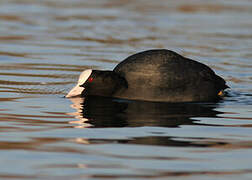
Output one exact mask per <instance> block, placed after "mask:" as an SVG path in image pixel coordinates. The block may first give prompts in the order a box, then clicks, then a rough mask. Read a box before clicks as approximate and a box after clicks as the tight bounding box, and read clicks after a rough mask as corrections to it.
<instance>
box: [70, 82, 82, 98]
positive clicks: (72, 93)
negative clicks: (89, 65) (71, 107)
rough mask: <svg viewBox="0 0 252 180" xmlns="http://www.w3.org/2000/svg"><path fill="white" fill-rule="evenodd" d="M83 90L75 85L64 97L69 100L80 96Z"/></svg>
mask: <svg viewBox="0 0 252 180" xmlns="http://www.w3.org/2000/svg"><path fill="white" fill-rule="evenodd" d="M84 89H85V88H84V87H80V84H77V85H76V86H75V87H74V88H73V89H71V91H69V93H68V94H67V95H66V97H67V98H69V97H74V96H80V95H81V93H82V91H83V90H84Z"/></svg>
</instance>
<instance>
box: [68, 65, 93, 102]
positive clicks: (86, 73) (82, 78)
mask: <svg viewBox="0 0 252 180" xmlns="http://www.w3.org/2000/svg"><path fill="white" fill-rule="evenodd" d="M91 74H92V69H87V70H85V71H83V72H82V73H81V75H80V77H79V80H78V83H77V85H76V86H75V87H74V88H73V89H72V90H71V91H70V92H69V93H68V94H67V95H66V97H67V98H69V97H74V96H80V95H81V93H82V91H83V90H84V89H85V88H84V87H80V86H81V85H83V84H84V83H85V82H86V80H88V78H89V76H90V75H91Z"/></svg>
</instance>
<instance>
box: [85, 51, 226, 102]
mask: <svg viewBox="0 0 252 180" xmlns="http://www.w3.org/2000/svg"><path fill="white" fill-rule="evenodd" d="M100 72H101V73H100V75H98V74H99V73H98V74H97V72H95V71H94V72H92V73H91V75H90V77H92V75H93V76H94V77H93V79H94V80H93V82H91V83H86V84H85V85H84V86H83V87H84V88H85V90H86V91H85V90H84V92H85V93H83V92H82V94H83V95H84V96H88V95H99V96H108V97H115V98H122V99H130V100H143V101H157V102H207V101H215V100H216V99H218V98H219V95H218V94H219V92H222V91H223V90H224V89H226V88H227V85H226V82H225V81H224V80H223V79H222V78H221V77H219V76H218V75H216V74H215V73H214V71H213V70H212V69H211V68H209V67H208V66H206V65H204V64H202V63H199V62H197V61H194V60H191V59H188V58H185V57H183V56H181V55H179V54H177V53H175V52H173V51H170V50H165V49H157V50H149V51H144V52H140V53H137V54H134V55H132V56H130V57H128V58H126V59H125V60H123V61H122V62H121V63H119V64H118V65H117V66H116V67H115V68H114V70H113V71H105V72H107V73H106V74H107V75H105V73H102V72H104V71H100ZM108 74H109V75H108ZM108 77H109V79H110V80H108V79H107V78H108ZM96 79H98V80H97V83H95V80H96ZM99 79H100V80H99ZM98 81H99V83H98ZM97 86H99V90H96V91H93V90H94V89H96V88H97ZM106 87H111V89H110V88H106ZM92 89H93V90H92ZM105 89H106V90H105ZM98 91H99V92H98ZM103 92H106V93H103ZM107 92H110V93H107Z"/></svg>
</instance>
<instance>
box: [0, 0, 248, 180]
mask: <svg viewBox="0 0 252 180" xmlns="http://www.w3.org/2000/svg"><path fill="white" fill-rule="evenodd" d="M251 19H252V2H251V1H250V0H240V1H236V0H230V1H226V0H221V1H217V0H213V1H204V0H190V1H186V0H180V1H162V0H155V1H151V0H134V1H131V0H128V1H126V0H101V1H88V0H86V1H83V0H73V1H67V0H61V1H57V0H44V1H31V0H2V1H1V2H0V156H1V159H0V162H1V166H0V179H36V178H38V179H167V178H168V177H169V178H174V179H222V180H223V179H235V180H236V179H251V178H252V133H251V132H252V131H251V127H252V84H251V83H252V21H251ZM152 48H168V49H171V50H175V51H176V52H178V53H180V54H183V55H185V56H187V57H190V58H193V59H196V60H199V61H200V62H203V63H205V64H207V65H209V66H211V67H212V68H213V69H214V70H215V71H216V72H217V74H219V75H221V76H222V77H224V78H225V79H226V81H227V82H228V85H229V86H230V87H231V89H230V90H229V92H228V96H227V97H226V98H224V100H222V101H220V102H219V103H216V104H190V103H189V104H166V103H151V102H128V101H122V100H111V99H106V98H95V99H92V98H91V99H90V98H89V99H86V100H85V101H84V99H74V100H72V101H71V100H69V99H66V98H63V96H64V95H65V94H66V93H67V92H68V91H69V90H70V89H71V87H72V86H73V85H74V83H75V81H76V80H77V78H78V75H79V73H80V72H81V71H83V70H84V69H86V68H96V69H112V68H113V67H114V66H115V65H116V64H117V63H118V62H120V61H121V60H123V59H124V58H126V57H127V56H129V55H131V54H133V53H136V52H139V51H142V50H147V49H152Z"/></svg>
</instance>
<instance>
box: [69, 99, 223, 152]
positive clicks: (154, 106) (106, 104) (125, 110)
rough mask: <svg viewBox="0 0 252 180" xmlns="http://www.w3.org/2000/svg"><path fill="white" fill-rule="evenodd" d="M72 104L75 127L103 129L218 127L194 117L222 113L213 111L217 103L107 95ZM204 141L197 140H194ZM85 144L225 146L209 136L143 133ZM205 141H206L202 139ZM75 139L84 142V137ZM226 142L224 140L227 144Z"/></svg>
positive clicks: (74, 100)
mask: <svg viewBox="0 0 252 180" xmlns="http://www.w3.org/2000/svg"><path fill="white" fill-rule="evenodd" d="M71 100H72V102H73V104H72V107H73V108H75V109H76V112H75V113H72V114H73V115H75V117H76V118H78V120H77V121H72V122H70V123H73V124H76V126H74V127H76V128H87V127H93V128H103V127H141V126H159V127H169V128H178V127H180V126H181V125H197V126H199V125H201V126H218V125H213V124H206V123H204V124H201V123H200V121H199V120H195V119H194V118H193V117H216V116H217V114H221V113H222V112H219V111H216V110H214V109H215V108H216V107H217V106H218V104H216V103H212V104H202V103H155V102H143V101H127V100H119V99H111V98H104V97H88V98H85V99H82V98H73V99H71ZM197 140H199V141H201V143H200V144H199V143H195V141H197ZM83 141H84V142H85V144H87V142H88V144H93V143H101V142H103V143H106V142H107V143H110V142H111V141H112V142H114V141H115V142H117V143H130V144H148V145H166V146H192V147H210V146H211V147H212V146H214V147H216V146H220V145H221V146H223V142H219V140H217V139H216V140H213V139H208V138H202V137H199V139H198V138H195V139H194V140H191V139H187V138H184V139H183V140H182V141H181V140H175V139H174V137H172V136H158V134H155V135H154V136H152V135H150V136H144V137H135V138H130V139H125V140H122V139H120V140H118V139H117V138H116V137H115V139H114V140H112V139H103V138H102V139H83ZM202 141H203V142H202ZM76 142H78V143H81V142H82V138H78V140H76ZM224 144H225V143H224Z"/></svg>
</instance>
